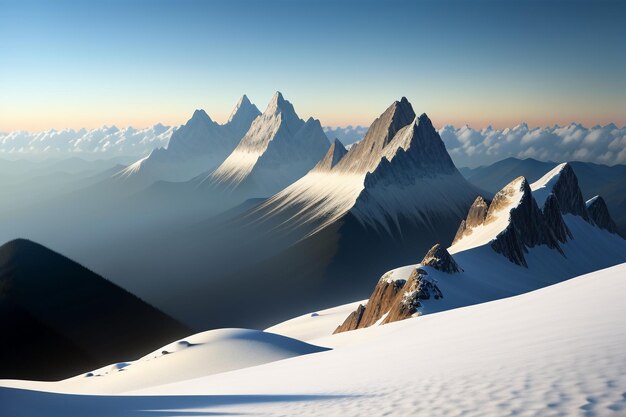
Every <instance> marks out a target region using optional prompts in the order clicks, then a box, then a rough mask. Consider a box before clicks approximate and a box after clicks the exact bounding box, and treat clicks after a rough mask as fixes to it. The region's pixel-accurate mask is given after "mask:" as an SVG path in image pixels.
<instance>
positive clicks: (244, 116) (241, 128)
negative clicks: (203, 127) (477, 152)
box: [226, 94, 261, 140]
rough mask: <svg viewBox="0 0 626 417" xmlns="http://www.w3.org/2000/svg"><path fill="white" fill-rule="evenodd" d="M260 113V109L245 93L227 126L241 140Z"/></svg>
mask: <svg viewBox="0 0 626 417" xmlns="http://www.w3.org/2000/svg"><path fill="white" fill-rule="evenodd" d="M260 114H261V112H260V111H259V109H258V108H257V107H256V106H255V105H254V104H252V103H251V102H250V100H248V96H246V95H245V94H244V95H243V96H242V97H241V98H240V99H239V101H238V102H237V105H236V106H235V108H234V109H233V111H232V113H231V114H230V117H229V118H228V122H227V123H226V126H227V128H228V129H230V130H231V131H232V132H233V135H234V136H235V137H236V138H237V140H239V139H241V138H242V137H243V135H245V134H246V132H247V131H248V129H249V128H250V125H251V124H252V121H253V120H254V119H256V118H257V117H258V116H259V115H260Z"/></svg>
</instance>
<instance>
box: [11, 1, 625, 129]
mask: <svg viewBox="0 0 626 417" xmlns="http://www.w3.org/2000/svg"><path fill="white" fill-rule="evenodd" d="M625 5H626V2H620V1H588V2H577V1H528V2H517V1H507V0H504V1H495V2H486V1H462V2H447V1H436V2H419V1H412V2H402V1H378V2H369V1H343V2H339V1H305V0H300V1H298V0H293V1H286V0H285V1H239V2H238V1H234V0H231V1H224V2H220V1H189V0H178V1H159V0H143V1H130V0H129V1H114V0H113V1H95V0H83V1H40V2H35V1H28V0H14V1H7V0H0V131H9V130H15V129H26V130H43V129H48V128H63V127H73V128H77V127H96V126H100V125H103V124H116V125H118V126H126V125H133V126H135V127H145V126H148V125H151V124H154V123H156V122H163V123H166V124H179V123H183V122H185V121H186V120H187V119H188V118H189V117H190V116H191V114H192V112H193V110H194V109H196V108H204V109H205V110H206V111H207V112H208V113H209V115H211V117H213V118H214V119H215V120H218V121H224V120H225V119H226V118H227V116H228V113H229V112H230V110H231V108H232V107H233V105H234V103H235V102H236V100H237V99H238V97H239V96H240V95H241V94H243V93H247V94H248V96H249V97H250V99H251V100H252V101H253V102H254V103H256V104H257V106H258V107H259V108H260V109H261V110H263V109H264V108H265V105H266V103H267V101H268V100H269V99H270V97H271V96H272V94H273V93H274V91H276V90H280V91H282V92H283V94H284V95H285V97H286V98H287V99H288V100H290V101H292V102H293V103H294V105H295V107H296V110H297V111H298V112H299V114H300V116H301V117H308V116H314V117H316V118H319V119H320V120H321V121H322V123H323V124H324V125H331V126H337V125H347V124H364V125H368V124H369V123H371V121H372V120H373V118H375V117H376V116H377V115H378V114H379V113H381V112H382V110H384V108H385V107H386V106H387V105H389V104H390V103H391V102H392V101H393V100H395V99H399V98H400V97H401V96H403V95H404V96H407V98H409V100H410V101H411V102H412V103H413V105H414V107H415V110H416V112H426V113H428V114H429V115H430V116H431V118H432V119H433V121H434V122H435V124H436V125H439V126H440V125H443V124H447V123H453V124H455V125H461V124H465V123H469V124H470V125H472V126H474V127H483V126H485V125H487V124H492V125H494V126H496V127H504V126H513V125H515V124H517V123H519V122H520V121H526V122H528V123H529V124H530V125H532V126H537V125H549V124H554V123H559V124H562V123H569V122H571V121H576V122H582V123H584V124H587V125H593V124H596V123H602V124H604V123H608V122H615V123H616V124H618V125H624V124H626V23H625V22H626V6H625Z"/></svg>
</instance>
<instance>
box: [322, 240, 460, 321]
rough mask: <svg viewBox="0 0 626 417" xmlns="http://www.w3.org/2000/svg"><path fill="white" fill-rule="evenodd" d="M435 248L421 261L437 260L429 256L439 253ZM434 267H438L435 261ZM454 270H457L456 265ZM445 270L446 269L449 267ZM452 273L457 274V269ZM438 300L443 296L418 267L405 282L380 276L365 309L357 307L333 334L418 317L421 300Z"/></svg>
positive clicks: (433, 281)
mask: <svg viewBox="0 0 626 417" xmlns="http://www.w3.org/2000/svg"><path fill="white" fill-rule="evenodd" d="M437 247H438V245H435V246H434V247H433V249H435V250H433V249H431V250H430V251H429V252H428V254H427V256H426V257H425V259H426V258H429V259H431V260H435V259H438V258H437V257H436V256H433V255H432V254H431V252H433V253H434V254H441V251H439V250H437V249H436V248H437ZM444 250H445V249H444ZM446 253H447V251H446ZM429 254H431V256H429ZM448 257H449V258H448V261H452V262H453V263H454V265H456V263H455V262H454V260H453V259H452V257H450V255H449V254H448ZM436 264H437V265H439V266H441V263H439V262H436ZM456 267H457V268H458V265H457V266H456ZM445 269H447V270H450V264H448V267H447V268H445ZM455 272H458V269H457V271H455ZM442 298H443V293H442V291H441V290H440V289H439V287H438V286H437V282H436V281H435V280H434V279H431V278H430V277H429V276H428V272H426V270H425V269H423V268H421V267H417V268H415V269H414V270H413V272H412V273H411V275H410V276H409V278H408V279H407V280H404V279H396V280H394V279H391V278H387V275H384V276H383V277H382V278H381V279H380V280H379V281H378V283H377V284H376V287H375V288H374V292H373V293H372V295H371V296H370V298H369V300H368V301H367V304H366V305H365V306H363V305H362V304H359V306H358V307H357V309H356V310H355V311H353V312H352V313H350V315H349V316H348V317H347V318H346V319H345V321H344V322H343V323H342V324H341V325H340V326H339V327H337V329H336V330H335V332H334V333H341V332H347V331H350V330H356V329H362V328H365V327H369V326H372V325H374V324H376V323H379V322H380V323H381V324H387V323H392V322H394V321H399V320H404V319H407V318H409V317H412V316H413V315H415V314H419V308H420V307H421V306H422V301H424V300H440V299H442Z"/></svg>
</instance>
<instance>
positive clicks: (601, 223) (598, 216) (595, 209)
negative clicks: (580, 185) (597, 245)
mask: <svg viewBox="0 0 626 417" xmlns="http://www.w3.org/2000/svg"><path fill="white" fill-rule="evenodd" d="M586 207H587V211H588V212H589V217H590V218H591V220H593V222H594V223H595V224H596V226H598V227H600V228H602V229H605V230H608V231H609V232H611V233H617V225H616V224H615V222H614V221H613V218H612V217H611V214H610V213H609V208H608V207H607V206H606V203H605V202H604V199H603V198H602V197H600V196H599V195H597V196H595V197H593V198H592V199H590V200H589V201H587V203H586Z"/></svg>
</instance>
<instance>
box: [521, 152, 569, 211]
mask: <svg viewBox="0 0 626 417" xmlns="http://www.w3.org/2000/svg"><path fill="white" fill-rule="evenodd" d="M565 165H567V163H562V164H559V165H557V166H555V167H554V168H552V169H551V170H550V171H548V173H546V175H544V176H543V177H541V178H539V179H538V180H537V181H535V182H533V183H532V184H530V189H531V190H532V192H533V197H534V198H535V201H537V205H538V206H539V207H543V204H544V203H545V202H546V199H547V198H548V196H549V195H550V193H551V192H552V188H554V185H555V184H556V182H557V181H558V180H559V177H560V175H561V171H562V170H563V168H564V167H565Z"/></svg>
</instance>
